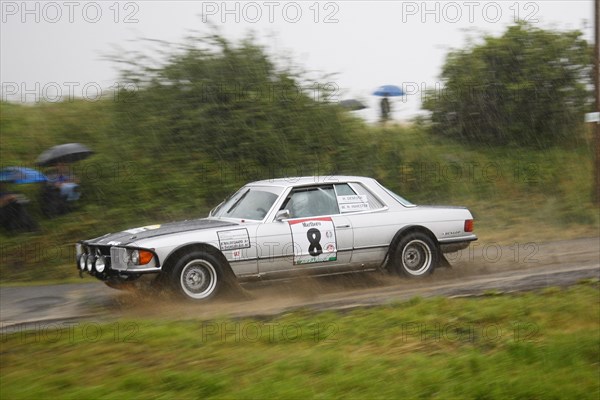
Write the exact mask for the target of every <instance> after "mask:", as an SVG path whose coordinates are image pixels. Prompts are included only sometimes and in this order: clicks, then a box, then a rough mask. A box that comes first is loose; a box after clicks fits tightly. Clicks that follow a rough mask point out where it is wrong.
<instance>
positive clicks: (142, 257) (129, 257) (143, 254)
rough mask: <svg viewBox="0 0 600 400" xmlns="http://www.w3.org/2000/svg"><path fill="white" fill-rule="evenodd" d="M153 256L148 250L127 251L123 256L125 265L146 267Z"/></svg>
mask: <svg viewBox="0 0 600 400" xmlns="http://www.w3.org/2000/svg"><path fill="white" fill-rule="evenodd" d="M152 257H154V254H153V253H152V252H151V251H148V250H137V249H135V250H130V249H128V250H127V252H126V255H125V262H126V263H127V265H146V264H148V263H149V262H150V261H152Z"/></svg>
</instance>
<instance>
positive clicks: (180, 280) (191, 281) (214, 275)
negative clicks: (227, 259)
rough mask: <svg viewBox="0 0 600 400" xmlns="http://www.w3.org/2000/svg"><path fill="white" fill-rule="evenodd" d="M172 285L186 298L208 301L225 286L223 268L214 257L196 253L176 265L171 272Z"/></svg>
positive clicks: (185, 257) (208, 254)
mask: <svg viewBox="0 0 600 400" xmlns="http://www.w3.org/2000/svg"><path fill="white" fill-rule="evenodd" d="M171 285H172V286H173V288H174V289H175V291H176V292H177V293H178V294H179V295H181V296H183V297H184V298H187V299H189V300H195V301H201V300H207V299H210V298H211V297H214V296H215V295H216V294H217V292H218V291H219V289H220V288H221V286H223V268H222V266H221V263H220V261H219V260H218V259H217V257H215V256H214V255H212V254H210V253H206V252H203V251H195V252H192V253H190V254H188V255H186V256H184V257H182V258H181V259H180V260H179V261H178V262H177V263H176V264H175V267H174V268H173V270H172V271H171Z"/></svg>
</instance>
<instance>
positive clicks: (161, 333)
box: [0, 281, 600, 399]
mask: <svg viewBox="0 0 600 400" xmlns="http://www.w3.org/2000/svg"><path fill="white" fill-rule="evenodd" d="M598 296H599V294H598V282H597V281H595V282H585V283H581V284H579V285H577V286H574V287H572V288H570V289H565V290H563V289H557V288H550V289H547V290H544V291H541V292H537V293H526V294H519V295H511V296H484V297H481V298H473V299H446V298H435V299H428V300H424V299H420V298H415V299H413V300H411V301H409V302H406V303H398V304H393V305H391V306H382V307H376V308H371V309H361V310H355V311H352V312H349V313H346V314H340V313H334V312H323V313H316V314H315V313H310V312H306V311H297V312H294V313H291V314H287V315H282V316H278V317H276V318H274V319H270V320H254V319H246V320H229V319H222V320H213V321H198V320H188V321H176V322H173V321H154V320H127V321H116V322H114V323H110V324H108V323H104V324H97V323H91V322H88V323H80V324H73V325H70V326H68V327H62V328H61V329H58V330H57V329H54V328H56V327H57V326H55V325H52V324H49V325H46V326H42V325H40V326H39V327H38V329H37V330H34V331H30V332H27V333H26V332H18V331H17V332H13V333H10V334H8V333H7V334H3V336H2V343H1V344H2V346H1V357H0V367H1V373H0V374H1V379H0V389H1V394H2V397H3V398H10V399H19V398H37V397H47V398H73V399H75V398H77V399H79V398H107V399H120V398H127V397H130V396H135V397H143V398H200V397H202V398H234V397H235V398H282V397H286V398H307V397H308V398H342V397H344V398H402V397H406V398H478V399H506V398H561V399H564V398H577V399H583V398H593V399H597V398H598V394H599V393H600V380H599V378H598V376H599V372H600V363H599V361H600V339H599V335H600V330H599V323H598V322H599V321H598V315H599V312H600V308H599V302H598Z"/></svg>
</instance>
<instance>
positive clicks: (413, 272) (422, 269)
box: [393, 232, 439, 278]
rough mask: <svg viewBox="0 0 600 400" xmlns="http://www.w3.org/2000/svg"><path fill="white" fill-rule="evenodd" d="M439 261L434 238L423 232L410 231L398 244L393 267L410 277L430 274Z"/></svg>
mask: <svg viewBox="0 0 600 400" xmlns="http://www.w3.org/2000/svg"><path fill="white" fill-rule="evenodd" d="M438 263H439V251H438V248H437V246H436V245H435V243H434V242H433V240H431V238H430V237H429V236H427V235H426V234H424V233H421V232H413V233H409V234H408V235H406V236H405V237H403V238H402V239H400V242H399V243H398V245H397V246H396V249H395V251H394V258H393V267H394V270H395V272H396V273H397V274H399V275H404V276H407V277H409V278H420V277H423V276H426V275H429V274H430V273H431V272H432V271H433V270H434V268H435V267H436V266H437V265H438Z"/></svg>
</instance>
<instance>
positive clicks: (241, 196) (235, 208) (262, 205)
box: [211, 186, 282, 221]
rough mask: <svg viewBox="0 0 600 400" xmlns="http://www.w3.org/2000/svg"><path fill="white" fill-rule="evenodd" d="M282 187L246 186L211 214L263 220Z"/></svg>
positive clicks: (222, 216)
mask: <svg viewBox="0 0 600 400" xmlns="http://www.w3.org/2000/svg"><path fill="white" fill-rule="evenodd" d="M281 191H282V188H278V187H267V186H265V187H261V186H246V187H243V188H241V189H240V190H238V191H237V192H236V193H235V194H234V195H233V196H231V197H229V198H228V199H227V200H225V201H224V202H223V203H222V204H221V205H219V206H218V207H217V208H216V209H215V210H214V211H213V212H212V214H211V216H213V217H216V218H239V219H252V220H259V221H260V220H262V219H264V218H265V216H266V215H267V213H268V212H269V210H270V209H271V207H272V206H273V203H275V200H277V197H279V194H280V193H281Z"/></svg>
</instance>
